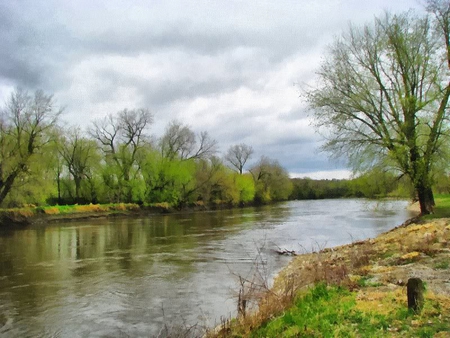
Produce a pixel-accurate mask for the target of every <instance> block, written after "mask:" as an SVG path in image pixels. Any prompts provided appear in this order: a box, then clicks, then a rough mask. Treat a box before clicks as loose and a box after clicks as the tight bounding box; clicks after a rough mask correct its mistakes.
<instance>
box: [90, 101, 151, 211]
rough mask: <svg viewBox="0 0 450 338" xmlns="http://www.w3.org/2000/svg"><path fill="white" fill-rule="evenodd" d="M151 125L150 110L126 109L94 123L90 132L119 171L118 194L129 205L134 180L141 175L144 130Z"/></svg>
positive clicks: (144, 138) (145, 142)
mask: <svg viewBox="0 0 450 338" xmlns="http://www.w3.org/2000/svg"><path fill="white" fill-rule="evenodd" d="M152 122H153V115H152V114H151V113H150V112H149V110H148V109H143V108H140V109H132V110H128V109H124V110H122V111H119V112H118V113H117V115H108V116H107V117H105V118H104V119H102V120H98V121H95V122H94V123H93V127H92V128H91V129H90V130H89V134H90V135H91V136H92V137H93V138H95V139H96V140H97V141H98V142H99V143H100V144H101V146H102V150H103V152H104V153H105V155H106V158H107V161H110V162H111V163H112V164H114V165H115V166H116V167H117V168H118V169H119V170H118V172H119V177H117V180H118V183H119V190H120V192H119V195H124V196H123V197H124V199H125V200H126V201H127V202H131V200H132V187H131V185H130V183H131V180H133V179H134V178H136V176H137V174H138V165H137V156H138V152H139V151H140V149H142V148H143V147H144V145H145V144H147V135H146V134H145V131H146V129H147V128H148V126H149V125H150V124H151V123H152ZM123 190H125V191H124V192H122V191H123Z"/></svg>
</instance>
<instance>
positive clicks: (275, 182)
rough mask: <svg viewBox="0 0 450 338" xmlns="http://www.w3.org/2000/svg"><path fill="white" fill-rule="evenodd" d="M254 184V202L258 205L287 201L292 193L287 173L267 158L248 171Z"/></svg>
mask: <svg viewBox="0 0 450 338" xmlns="http://www.w3.org/2000/svg"><path fill="white" fill-rule="evenodd" d="M250 173H251V174H252V176H253V180H254V182H255V188H256V191H255V200H256V201H257V202H260V203H268V202H270V201H283V200H287V199H288V198H289V196H290V195H291V193H292V189H293V186H292V182H291V180H290V178H289V174H288V173H287V171H286V170H285V169H284V168H283V167H282V166H281V165H280V164H279V163H278V161H275V160H271V159H269V158H267V157H264V156H263V157H261V159H260V160H259V162H258V163H257V164H256V165H254V166H253V167H252V168H251V169H250Z"/></svg>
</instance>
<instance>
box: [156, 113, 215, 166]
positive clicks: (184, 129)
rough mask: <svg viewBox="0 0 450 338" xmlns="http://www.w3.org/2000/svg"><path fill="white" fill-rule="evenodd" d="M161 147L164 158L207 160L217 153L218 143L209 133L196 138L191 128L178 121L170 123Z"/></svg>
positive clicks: (160, 143)
mask: <svg viewBox="0 0 450 338" xmlns="http://www.w3.org/2000/svg"><path fill="white" fill-rule="evenodd" d="M159 145H160V148H161V154H162V156H163V157H164V158H169V159H174V158H179V159H181V160H190V159H205V158H209V157H211V156H213V155H214V154H215V153H216V152H217V141H216V140H214V139H212V138H211V137H210V136H209V134H208V132H206V131H203V132H201V133H199V134H198V135H197V136H196V135H195V133H194V132H193V131H192V130H191V128H190V127H189V126H187V125H183V124H182V123H180V122H178V121H172V122H170V123H169V125H168V126H167V128H166V131H165V133H164V135H163V137H162V138H161V139H160V142H159Z"/></svg>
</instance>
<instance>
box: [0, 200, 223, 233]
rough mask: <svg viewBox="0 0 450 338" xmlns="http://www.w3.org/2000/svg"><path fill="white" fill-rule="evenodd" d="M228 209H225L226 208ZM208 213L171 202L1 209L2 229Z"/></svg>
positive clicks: (198, 207) (0, 225) (197, 206)
mask: <svg viewBox="0 0 450 338" xmlns="http://www.w3.org/2000/svg"><path fill="white" fill-rule="evenodd" d="M224 207H225V206H224ZM204 210H207V208H205V207H204V206H203V205H201V204H198V205H193V206H189V207H186V208H184V209H175V208H173V207H172V206H170V205H169V204H168V203H155V204H151V205H139V204H135V203H115V204H87V205H78V204H75V205H61V206H59V205H57V206H45V207H35V206H29V207H23V208H11V209H3V210H0V227H23V226H29V225H36V224H47V223H52V222H61V221H72V220H80V219H92V218H107V217H138V216H149V215H161V214H169V213H178V212H194V211H204Z"/></svg>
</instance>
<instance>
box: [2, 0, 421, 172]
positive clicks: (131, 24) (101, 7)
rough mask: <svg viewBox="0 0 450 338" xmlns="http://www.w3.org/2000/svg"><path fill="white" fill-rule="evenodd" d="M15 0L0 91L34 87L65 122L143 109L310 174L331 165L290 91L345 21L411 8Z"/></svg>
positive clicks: (295, 91)
mask: <svg viewBox="0 0 450 338" xmlns="http://www.w3.org/2000/svg"><path fill="white" fill-rule="evenodd" d="M22 1H23V3H21V6H19V5H18V4H16V3H14V2H6V1H4V2H2V3H0V43H1V44H2V47H3V48H2V49H0V58H1V59H2V63H1V64H0V98H1V97H6V96H7V95H8V93H9V92H10V91H11V90H12V88H13V87H14V86H23V87H25V88H29V89H31V90H34V89H38V88H42V89H44V90H45V91H47V92H50V93H52V92H53V93H54V94H55V97H56V99H57V100H58V102H59V103H60V104H62V105H65V106H66V114H65V120H67V121H69V122H70V123H73V124H78V125H80V124H81V125H83V126H86V125H88V124H89V123H90V121H91V120H92V119H95V118H99V117H102V116H105V115H106V114H109V113H114V112H117V111H119V110H121V109H124V108H134V107H142V106H145V107H148V108H149V109H150V110H151V111H152V112H153V113H154V115H155V123H154V125H153V126H152V128H151V132H152V133H153V134H154V135H156V136H160V135H161V134H162V133H163V131H164V128H165V126H166V125H167V123H168V122H169V121H170V120H172V119H178V120H180V121H182V122H184V123H187V124H189V125H190V126H191V127H192V128H193V129H194V130H195V131H197V132H198V131H202V130H207V131H208V132H209V133H210V134H211V136H212V137H214V138H215V139H216V140H217V141H218V142H219V145H220V146H221V148H222V150H226V148H228V147H229V146H230V145H232V144H236V143H241V142H245V143H247V144H249V145H252V146H253V147H254V148H255V155H254V160H256V159H257V158H259V157H260V156H261V155H267V156H270V157H272V158H274V159H277V160H278V161H279V162H280V163H281V164H282V165H284V166H286V168H287V170H288V171H290V172H299V173H303V172H304V173H310V172H317V174H315V175H320V173H321V172H326V174H324V175H331V174H333V173H334V174H336V175H338V174H339V171H340V170H341V168H342V166H340V167H337V168H336V170H333V168H330V163H329V162H328V161H327V160H326V158H325V155H324V154H319V153H318V150H317V149H318V148H319V146H320V144H321V139H320V136H319V135H317V134H316V133H315V132H314V130H313V128H312V127H311V125H310V122H311V121H310V118H309V117H308V112H307V109H306V104H305V102H303V101H302V99H301V98H300V97H299V95H300V90H301V88H302V87H304V86H307V85H309V84H313V82H314V79H315V73H314V72H315V70H317V68H318V67H319V65H320V61H321V56H322V55H323V53H325V46H326V45H327V44H329V43H330V42H331V41H332V40H333V39H334V38H335V36H337V35H339V34H340V32H341V31H342V30H345V29H346V28H347V27H348V23H349V22H350V21H352V22H353V23H355V24H362V23H364V22H367V21H369V20H372V19H373V17H374V16H375V15H380V14H381V13H382V12H383V10H384V9H388V10H389V9H391V10H394V11H399V10H402V11H403V10H407V9H408V8H409V7H411V6H415V7H416V8H420V5H419V4H415V3H413V2H411V1H410V0H398V1H395V2H392V1H390V0H378V1H358V0H322V1H309V0H300V1H295V2H293V1H283V0H282V1H277V2H271V1H266V0H263V1H259V2H250V1H238V0H236V1H227V2H224V1H200V0H193V1H189V2H186V1H180V0H167V1H149V2H142V1H120V0H110V1H95V2H92V1H86V0H81V1H77V2H61V1H57V0H48V1H45V2H36V1H32V0H22ZM329 170H332V172H331V174H330V171H329ZM334 174H333V175H334ZM317 177H319V176H317Z"/></svg>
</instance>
